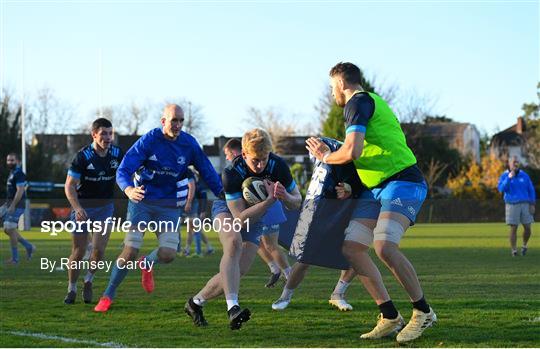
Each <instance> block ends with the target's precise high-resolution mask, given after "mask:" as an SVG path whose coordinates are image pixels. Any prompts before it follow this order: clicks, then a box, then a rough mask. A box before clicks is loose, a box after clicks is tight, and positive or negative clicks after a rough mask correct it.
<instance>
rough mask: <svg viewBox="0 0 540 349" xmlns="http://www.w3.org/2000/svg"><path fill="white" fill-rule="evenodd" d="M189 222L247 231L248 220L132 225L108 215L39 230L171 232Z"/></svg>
mask: <svg viewBox="0 0 540 349" xmlns="http://www.w3.org/2000/svg"><path fill="white" fill-rule="evenodd" d="M183 222H184V223H186V224H191V226H192V227H193V229H194V230H196V231H202V232H204V233H208V232H210V231H234V232H241V231H242V230H244V231H246V232H249V229H250V224H249V222H250V220H249V218H247V219H246V220H244V221H242V220H241V219H240V218H230V217H227V218H223V219H210V218H204V219H200V218H189V217H188V218H185V219H183V218H182V217H178V219H177V220H176V221H165V220H163V221H148V222H147V221H139V222H137V224H135V225H133V224H132V222H131V221H129V220H124V219H122V217H119V218H117V217H108V218H106V219H105V220H103V221H98V220H96V221H92V220H90V219H87V220H85V221H65V222H64V221H42V222H41V232H42V233H48V234H50V235H51V236H57V235H58V233H61V232H63V231H65V232H68V233H70V234H73V233H87V232H88V233H99V234H102V235H105V234H107V233H108V232H110V231H119V232H122V233H128V232H132V231H140V232H150V233H159V232H171V231H178V230H179V229H180V227H181V226H182V223H183Z"/></svg>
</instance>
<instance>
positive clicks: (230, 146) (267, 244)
mask: <svg viewBox="0 0 540 349" xmlns="http://www.w3.org/2000/svg"><path fill="white" fill-rule="evenodd" d="M223 153H224V154H225V159H226V160H227V161H233V160H234V158H236V157H237V156H240V155H242V142H241V141H240V140H239V139H237V138H231V139H229V140H228V141H227V143H225V145H224V146H223ZM274 205H276V206H279V207H275V208H274V207H273V208H274V209H275V211H274V212H276V211H277V212H276V213H277V216H278V217H266V216H267V215H265V216H263V217H265V218H274V220H273V222H272V223H277V222H279V220H283V221H284V220H285V217H284V216H283V215H282V214H280V212H279V211H281V212H282V211H283V209H282V207H281V204H280V203H279V202H276V203H275V204H274ZM275 218H278V220H277V221H276V220H275ZM270 220H272V219H270ZM280 223H281V222H280ZM278 233H279V231H277V230H276V229H265V231H264V232H263V237H262V238H261V245H260V246H259V249H258V250H257V254H258V255H259V257H261V259H262V260H263V261H264V262H265V263H266V265H268V268H269V269H270V277H269V278H268V281H267V282H266V284H265V285H264V286H265V287H267V288H271V287H274V286H275V284H276V283H277V282H278V281H279V278H280V277H281V275H282V270H283V274H284V276H285V278H286V279H288V277H289V274H290V273H291V270H292V268H291V267H290V266H289V261H288V260H287V257H286V255H285V254H284V253H283V252H282V251H281V250H280V249H279V247H278V237H279V234H278ZM270 251H272V252H270ZM274 255H275V256H276V259H274Z"/></svg>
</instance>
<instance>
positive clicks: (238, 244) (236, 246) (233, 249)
mask: <svg viewBox="0 0 540 349" xmlns="http://www.w3.org/2000/svg"><path fill="white" fill-rule="evenodd" d="M226 246H227V247H226V248H225V250H224V251H223V253H224V254H227V255H229V256H231V257H239V256H240V255H241V254H242V238H241V237H240V236H235V237H232V238H231V239H230V240H229V241H228V243H227V245H226Z"/></svg>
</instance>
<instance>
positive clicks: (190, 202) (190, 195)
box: [184, 178, 197, 213]
mask: <svg viewBox="0 0 540 349" xmlns="http://www.w3.org/2000/svg"><path fill="white" fill-rule="evenodd" d="M196 186H197V185H196V184H195V180H194V179H193V178H190V179H189V181H188V194H187V199H186V206H185V208H184V209H185V211H186V212H188V213H189V212H191V206H192V205H193V198H194V197H195V190H196V189H197V187H196Z"/></svg>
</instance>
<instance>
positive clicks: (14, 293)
mask: <svg viewBox="0 0 540 349" xmlns="http://www.w3.org/2000/svg"><path fill="white" fill-rule="evenodd" d="M538 228H539V226H538V225H536V226H533V236H532V238H531V241H530V242H529V252H528V254H527V256H525V257H521V256H519V257H515V258H512V257H511V256H510V250H509V247H508V239H507V227H506V226H505V225H504V224H503V223H496V224H429V225H427V224H419V225H417V226H415V227H414V228H412V229H411V230H410V231H408V232H407V234H406V237H405V239H404V240H403V243H402V248H403V251H404V253H405V254H406V255H407V256H408V257H409V259H410V260H411V261H412V263H413V264H414V266H415V268H416V270H417V272H418V275H419V277H420V279H421V282H422V285H423V287H424V290H425V293H426V297H427V299H428V301H429V302H430V303H431V305H432V306H433V308H434V309H435V311H436V312H437V315H438V318H439V324H438V325H437V326H435V327H434V328H431V329H428V330H427V331H426V332H425V335H424V336H423V337H422V338H420V339H419V340H417V341H415V342H413V343H412V344H409V345H406V346H414V347H416V346H419V347H538V346H540V238H538V233H540V232H539V231H538ZM520 234H521V231H520ZM23 235H24V236H25V237H26V238H28V239H29V240H31V242H32V243H34V244H35V245H36V246H37V248H38V251H37V252H36V254H35V257H34V259H33V260H32V261H30V262H27V261H22V262H21V263H20V264H19V265H18V266H10V265H4V264H2V265H0V346H1V347H74V346H84V347H88V346H90V347H95V346H113V345H121V346H133V347H135V346H136V347H261V346H262V347H396V346H398V345H397V344H396V342H395V340H394V339H391V338H389V339H384V340H378V341H363V340H360V339H359V335H360V334H361V333H363V332H366V331H368V330H370V329H371V328H372V326H374V325H375V322H376V316H377V313H378V311H377V308H376V306H375V305H374V303H373V302H372V301H371V300H370V298H369V297H368V295H367V293H366V292H365V291H364V289H363V287H362V286H361V285H360V283H359V282H357V281H355V282H354V283H353V284H352V285H351V286H350V287H349V290H348V292H347V297H348V300H349V301H350V303H351V304H352V305H353V306H354V310H353V311H352V312H347V313H343V312H338V311H337V310H335V309H334V308H331V306H330V305H328V297H329V295H330V293H331V291H332V289H333V287H334V285H335V282H336V281H337V278H338V275H339V272H338V271H335V270H330V269H324V268H317V267H313V268H312V269H311V270H310V271H309V273H308V276H307V277H306V279H305V280H304V282H303V284H302V285H301V286H300V287H299V289H297V291H296V293H295V295H294V298H293V301H292V303H291V305H290V306H289V308H287V309H286V310H285V311H283V312H275V311H272V309H271V308H270V305H271V303H272V302H273V301H274V300H276V299H277V298H278V297H279V295H280V293H281V286H282V284H280V286H278V287H276V288H274V289H266V288H264V286H263V285H264V283H265V281H266V279H267V277H268V268H267V267H266V265H263V263H262V262H261V261H260V260H258V259H257V260H256V262H255V264H254V266H253V268H252V269H251V271H250V273H249V274H248V275H247V276H246V277H244V278H243V280H242V283H241V289H240V298H241V299H240V300H241V304H242V305H243V306H244V307H249V308H250V309H251V311H252V313H253V316H252V319H251V320H250V321H249V322H248V323H246V324H244V327H243V328H242V330H240V331H231V330H229V328H228V321H227V316H226V312H225V310H226V305H225V301H224V299H222V298H220V299H216V300H213V301H211V302H209V303H208V304H207V305H206V306H205V316H206V318H207V320H208V322H209V323H210V325H209V326H208V327H206V328H196V327H194V326H193V324H192V323H191V319H189V318H188V317H187V316H186V315H185V314H184V312H183V306H184V303H185V301H186V299H188V298H189V297H190V296H192V295H193V294H195V293H196V292H197V291H198V290H199V289H200V288H201V287H202V286H203V285H204V284H205V283H206V281H207V280H208V278H209V277H211V276H212V275H213V274H214V273H216V272H217V271H218V265H219V260H220V257H221V250H219V247H220V245H219V242H218V241H217V237H216V236H215V235H212V234H210V238H211V239H212V241H213V243H214V246H216V247H218V251H217V253H216V254H215V255H213V256H208V257H204V258H184V257H182V258H177V260H175V261H174V262H173V263H172V264H170V265H161V266H158V268H157V269H156V272H155V279H156V290H155V291H154V293H152V294H151V295H148V294H146V293H145V292H144V291H143V289H142V288H141V286H140V274H139V272H138V271H136V272H131V273H130V274H129V275H128V276H127V278H126V280H125V281H124V283H123V284H122V285H121V286H120V288H119V289H118V293H117V298H116V300H115V303H114V304H113V306H112V308H111V310H110V312H109V313H107V314H97V313H94V312H93V311H92V308H93V305H86V304H84V303H82V299H81V297H80V290H81V289H82V281H80V282H79V295H78V299H77V303H76V304H75V305H72V306H67V305H64V304H63V298H64V296H65V294H66V288H67V276H66V272H59V271H55V272H52V273H50V272H48V271H45V270H41V269H40V258H42V257H46V258H49V259H54V260H59V259H60V258H62V257H67V256H68V255H69V251H70V240H69V238H70V237H69V236H68V234H60V235H59V236H57V237H51V236H48V235H46V234H43V233H40V232H38V231H32V232H26V233H23ZM121 240H122V237H121V236H120V234H113V236H112V238H111V241H110V242H109V247H108V250H107V254H106V258H107V259H108V260H113V259H114V258H115V257H116V256H117V255H118V253H119V252H120V244H121ZM518 242H520V241H519V240H518ZM155 246H156V240H155V238H153V237H150V236H148V237H146V238H145V244H144V246H143V249H142V251H143V253H146V252H148V251H150V250H151V249H152V248H154V247H155ZM0 254H1V258H2V260H4V259H7V258H9V257H10V252H9V243H8V241H7V239H6V236H5V235H2V237H1V239H0ZM20 254H21V256H23V255H24V250H23V249H22V248H20ZM379 266H380V269H381V272H382V274H383V277H384V280H385V283H386V285H387V287H388V289H389V292H390V295H391V296H392V298H393V300H394V302H395V303H396V305H397V306H398V309H399V310H400V311H401V313H402V314H403V316H404V317H405V318H406V320H408V317H409V316H410V313H411V309H410V304H409V303H408V301H407V297H406V294H405V292H404V291H403V290H402V289H401V288H400V287H399V285H398V284H397V282H396V281H395V280H394V279H393V277H392V276H391V275H390V272H389V271H388V270H387V269H386V268H384V267H382V266H381V264H380V263H379ZM108 277H109V275H108V274H105V273H103V272H102V273H98V274H97V276H96V279H95V282H94V298H97V297H98V296H99V295H100V294H101V292H102V291H103V290H104V289H105V286H106V283H107V281H108Z"/></svg>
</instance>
